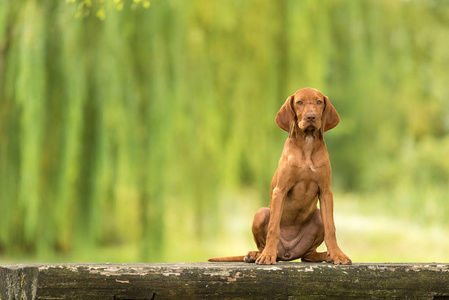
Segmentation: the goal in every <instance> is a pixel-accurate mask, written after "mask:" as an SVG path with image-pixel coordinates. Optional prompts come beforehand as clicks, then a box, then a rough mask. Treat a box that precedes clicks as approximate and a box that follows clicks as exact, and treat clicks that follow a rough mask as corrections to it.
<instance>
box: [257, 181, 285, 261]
mask: <svg viewBox="0 0 449 300" xmlns="http://www.w3.org/2000/svg"><path fill="white" fill-rule="evenodd" d="M286 195H287V190H286V189H281V188H278V187H276V188H275V189H274V190H273V193H272V198H271V201H270V221H269V222H268V232H267V241H266V245H265V248H264V250H263V251H262V254H261V255H260V256H259V257H258V258H257V260H256V263H257V264H266V265H270V264H273V265H274V264H276V258H277V247H278V244H279V236H280V232H281V228H280V223H281V216H282V210H283V207H284V200H285V196H286Z"/></svg>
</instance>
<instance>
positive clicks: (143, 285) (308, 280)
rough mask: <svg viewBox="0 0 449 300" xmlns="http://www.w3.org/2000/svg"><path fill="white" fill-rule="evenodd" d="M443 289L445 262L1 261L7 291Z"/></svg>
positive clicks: (175, 293)
mask: <svg viewBox="0 0 449 300" xmlns="http://www.w3.org/2000/svg"><path fill="white" fill-rule="evenodd" d="M445 296H447V297H449V264H436V263H431V264H354V265H352V266H334V265H331V264H311V263H279V264H277V265H274V266H259V265H255V264H245V263H160V264H60V265H55V264H44V265H0V300H5V299H8V300H9V299H24V300H25V299H111V300H113V299H115V300H120V299H142V300H143V299H320V298H324V297H325V298H331V299H332V298H334V299H372V298H395V297H396V298H412V299H434V298H435V299H444V298H441V297H445Z"/></svg>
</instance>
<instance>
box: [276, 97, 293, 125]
mask: <svg viewBox="0 0 449 300" xmlns="http://www.w3.org/2000/svg"><path fill="white" fill-rule="evenodd" d="M294 97H295V95H291V96H290V97H288V98H287V100H286V101H285V103H284V105H282V107H281V109H279V111H278V113H277V115H276V124H277V125H278V126H279V127H280V128H282V129H284V130H285V131H287V132H288V133H290V130H291V129H292V126H293V123H294V122H295V113H294V112H293V108H292V101H293V98H294Z"/></svg>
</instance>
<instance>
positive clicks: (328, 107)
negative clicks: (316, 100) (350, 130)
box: [321, 96, 340, 132]
mask: <svg viewBox="0 0 449 300" xmlns="http://www.w3.org/2000/svg"><path fill="white" fill-rule="evenodd" d="M324 105H325V107H324V112H323V117H322V120H321V122H322V123H321V128H322V129H323V130H324V131H328V130H330V129H332V128H334V127H335V126H337V125H338V123H340V117H339V116H338V113H337V110H335V107H334V106H333V105H332V104H331V102H330V101H329V98H327V97H326V96H324ZM324 131H323V132H324Z"/></svg>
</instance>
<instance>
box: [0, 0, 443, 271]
mask: <svg viewBox="0 0 449 300" xmlns="http://www.w3.org/2000/svg"><path fill="white" fill-rule="evenodd" d="M303 87H314V88H317V89H319V90H321V91H322V92H323V93H324V94H325V95H327V96H328V97H329V98H330V100H331V102H332V103H333V105H334V106H335V108H336V109H337V111H338V112H339V114H340V117H341V123H340V124H339V125H338V126H337V127H336V128H335V129H333V130H331V131H329V132H327V133H326V136H325V140H326V143H327V146H328V150H329V152H330V158H331V163H332V169H333V183H332V188H333V191H334V201H335V221H336V227H337V239H338V241H339V244H340V247H341V248H342V250H343V251H344V252H345V253H346V254H348V255H349V256H350V257H351V258H352V260H353V261H355V262H393V261H394V262H410V261H420V262H432V261H435V262H447V261H448V258H447V253H449V239H448V237H449V99H448V98H449V1H443V0H440V1H438V0H410V1H399V0H365V1H354V0H339V1H337V0H321V1H316V0H310V1H303V0H277V1H273V0H234V1H232V0H213V1H211V0H203V1H200V0H198V1H193V0H150V1H144V0H140V1H138V0H103V1H100V0H84V1H81V0H69V1H67V2H66V1H62V0H45V1H43V0H21V1H13V0H6V1H0V263H17V262H169V261H205V260H206V259H207V258H209V257H212V256H221V255H242V254H245V253H246V252H247V251H249V250H255V245H254V243H253V239H252V235H251V222H252V217H253V215H254V213H255V212H256V210H257V209H258V208H259V207H261V206H267V205H268V203H269V186H270V181H271V177H272V176H273V174H274V171H275V170H276V166H277V161H278V159H279V157H280V154H281V150H282V146H283V143H284V140H285V139H286V138H287V133H286V132H284V131H283V130H281V129H280V128H278V127H277V126H276V124H275V122H274V118H275V115H276V113H277V111H278V109H279V108H280V106H281V105H282V104H283V103H284V101H285V99H286V98H287V97H288V96H289V95H291V94H293V93H294V92H295V91H296V90H297V89H300V88H303Z"/></svg>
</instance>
